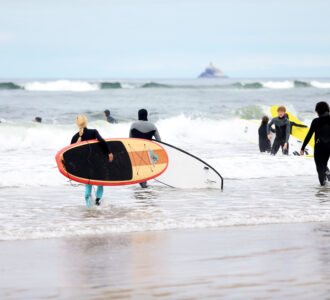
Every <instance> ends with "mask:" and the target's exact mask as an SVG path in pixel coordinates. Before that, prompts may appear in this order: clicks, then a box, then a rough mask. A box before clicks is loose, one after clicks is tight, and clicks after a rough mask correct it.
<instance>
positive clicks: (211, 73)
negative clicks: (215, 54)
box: [198, 63, 228, 78]
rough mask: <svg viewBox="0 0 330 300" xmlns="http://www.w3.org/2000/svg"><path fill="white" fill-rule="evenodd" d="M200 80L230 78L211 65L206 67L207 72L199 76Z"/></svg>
mask: <svg viewBox="0 0 330 300" xmlns="http://www.w3.org/2000/svg"><path fill="white" fill-rule="evenodd" d="M198 78H228V76H227V75H225V74H223V73H222V72H221V71H220V70H219V69H218V68H216V67H215V66H213V64H212V63H210V64H209V66H207V67H206V69H205V71H204V72H203V73H202V74H200V75H199V76H198Z"/></svg>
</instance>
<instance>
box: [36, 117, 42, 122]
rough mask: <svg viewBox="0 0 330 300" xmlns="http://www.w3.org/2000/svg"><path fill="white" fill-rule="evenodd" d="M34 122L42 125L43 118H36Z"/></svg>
mask: <svg viewBox="0 0 330 300" xmlns="http://www.w3.org/2000/svg"><path fill="white" fill-rule="evenodd" d="M34 121H35V122H37V123H41V121H42V118H40V117H35V118H34Z"/></svg>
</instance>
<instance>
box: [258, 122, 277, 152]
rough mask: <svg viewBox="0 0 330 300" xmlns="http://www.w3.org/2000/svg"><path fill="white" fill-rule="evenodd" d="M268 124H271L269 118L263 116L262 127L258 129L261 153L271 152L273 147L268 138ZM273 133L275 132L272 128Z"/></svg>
mask: <svg viewBox="0 0 330 300" xmlns="http://www.w3.org/2000/svg"><path fill="white" fill-rule="evenodd" d="M268 122H269V118H268V117H267V116H263V117H262V119H261V125H260V127H259V129H258V134H259V149H260V152H270V148H271V145H270V140H269V139H268V137H267V124H268ZM271 131H273V129H272V128H271Z"/></svg>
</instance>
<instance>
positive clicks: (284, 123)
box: [267, 106, 290, 155]
mask: <svg viewBox="0 0 330 300" xmlns="http://www.w3.org/2000/svg"><path fill="white" fill-rule="evenodd" d="M277 112H278V117H276V118H273V119H272V120H271V121H270V122H269V123H268V125H267V135H268V139H269V140H270V139H271V138H272V135H271V134H270V131H271V127H272V125H273V124H274V125H275V134H276V137H275V140H274V143H273V145H272V149H271V151H270V153H271V154H272V155H276V153H277V152H278V150H279V149H280V147H282V152H283V154H286V155H288V153H289V143H288V142H289V137H290V121H289V120H288V119H287V118H286V117H285V113H286V108H285V107H284V106H279V107H278V109H277Z"/></svg>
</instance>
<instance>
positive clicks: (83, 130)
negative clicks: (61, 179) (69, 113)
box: [71, 115, 113, 207]
mask: <svg viewBox="0 0 330 300" xmlns="http://www.w3.org/2000/svg"><path fill="white" fill-rule="evenodd" d="M87 122H88V120H87V117H85V116H84V115H78V116H77V118H76V124H77V125H78V127H79V132H77V133H76V134H75V135H74V136H73V137H72V139H71V144H74V143H79V142H83V141H88V140H94V139H97V140H98V141H99V142H100V144H101V145H102V147H103V148H104V150H105V152H106V153H107V154H108V157H109V161H110V162H112V161H113V154H112V153H111V149H110V146H109V145H108V144H107V143H106V141H105V140H104V139H103V138H102V137H101V135H100V134H99V132H98V131H97V130H96V129H88V128H87ZM92 188H93V186H92V185H90V184H86V187H85V200H86V206H87V207H90V206H91V204H90V200H89V199H90V197H91V194H92ZM102 196H103V186H101V185H99V186H97V191H96V200H95V204H96V205H100V200H101V198H102Z"/></svg>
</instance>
